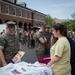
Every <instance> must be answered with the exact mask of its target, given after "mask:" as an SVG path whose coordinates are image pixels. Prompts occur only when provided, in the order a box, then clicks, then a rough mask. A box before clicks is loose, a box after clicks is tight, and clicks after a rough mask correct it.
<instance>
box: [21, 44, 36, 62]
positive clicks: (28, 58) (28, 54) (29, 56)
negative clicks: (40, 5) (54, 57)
mask: <svg viewBox="0 0 75 75" xmlns="http://www.w3.org/2000/svg"><path fill="white" fill-rule="evenodd" d="M23 51H25V55H24V56H23V58H22V61H25V62H28V63H34V62H36V61H37V57H36V53H35V50H34V49H29V48H28V47H26V46H25V45H24V46H23Z"/></svg>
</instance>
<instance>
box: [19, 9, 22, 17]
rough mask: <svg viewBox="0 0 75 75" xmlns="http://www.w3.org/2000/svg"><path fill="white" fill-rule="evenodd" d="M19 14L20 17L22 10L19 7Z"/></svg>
mask: <svg viewBox="0 0 75 75" xmlns="http://www.w3.org/2000/svg"><path fill="white" fill-rule="evenodd" d="M19 16H21V17H22V10H21V9H20V13H19Z"/></svg>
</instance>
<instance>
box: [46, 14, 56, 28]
mask: <svg viewBox="0 0 75 75" xmlns="http://www.w3.org/2000/svg"><path fill="white" fill-rule="evenodd" d="M45 22H46V25H47V26H49V27H52V26H53V25H54V24H55V22H54V20H53V19H52V17H51V16H50V15H49V14H48V15H46V16H45Z"/></svg>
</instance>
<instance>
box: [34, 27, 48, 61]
mask: <svg viewBox="0 0 75 75" xmlns="http://www.w3.org/2000/svg"><path fill="white" fill-rule="evenodd" d="M43 33H44V27H43V26H41V27H40V29H39V31H37V32H36V33H35V34H34V39H35V50H36V56H37V59H38V60H39V59H40V58H42V57H43V56H44V55H45V43H46V41H47V39H46V38H45V36H44V35H43Z"/></svg>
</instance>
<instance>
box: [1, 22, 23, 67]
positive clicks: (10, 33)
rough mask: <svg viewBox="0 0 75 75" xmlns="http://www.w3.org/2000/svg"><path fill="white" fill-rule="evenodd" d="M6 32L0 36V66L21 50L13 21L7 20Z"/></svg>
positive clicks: (4, 64) (10, 60)
mask: <svg viewBox="0 0 75 75" xmlns="http://www.w3.org/2000/svg"><path fill="white" fill-rule="evenodd" d="M6 30H7V32H6V34H5V35H3V37H0V61H1V66H6V65H7V64H8V63H11V62H12V58H13V57H14V56H15V55H16V54H17V53H18V51H20V50H21V48H22V47H21V44H20V43H19V37H18V35H16V34H15V22H12V21H9V22H7V28H6Z"/></svg>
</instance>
